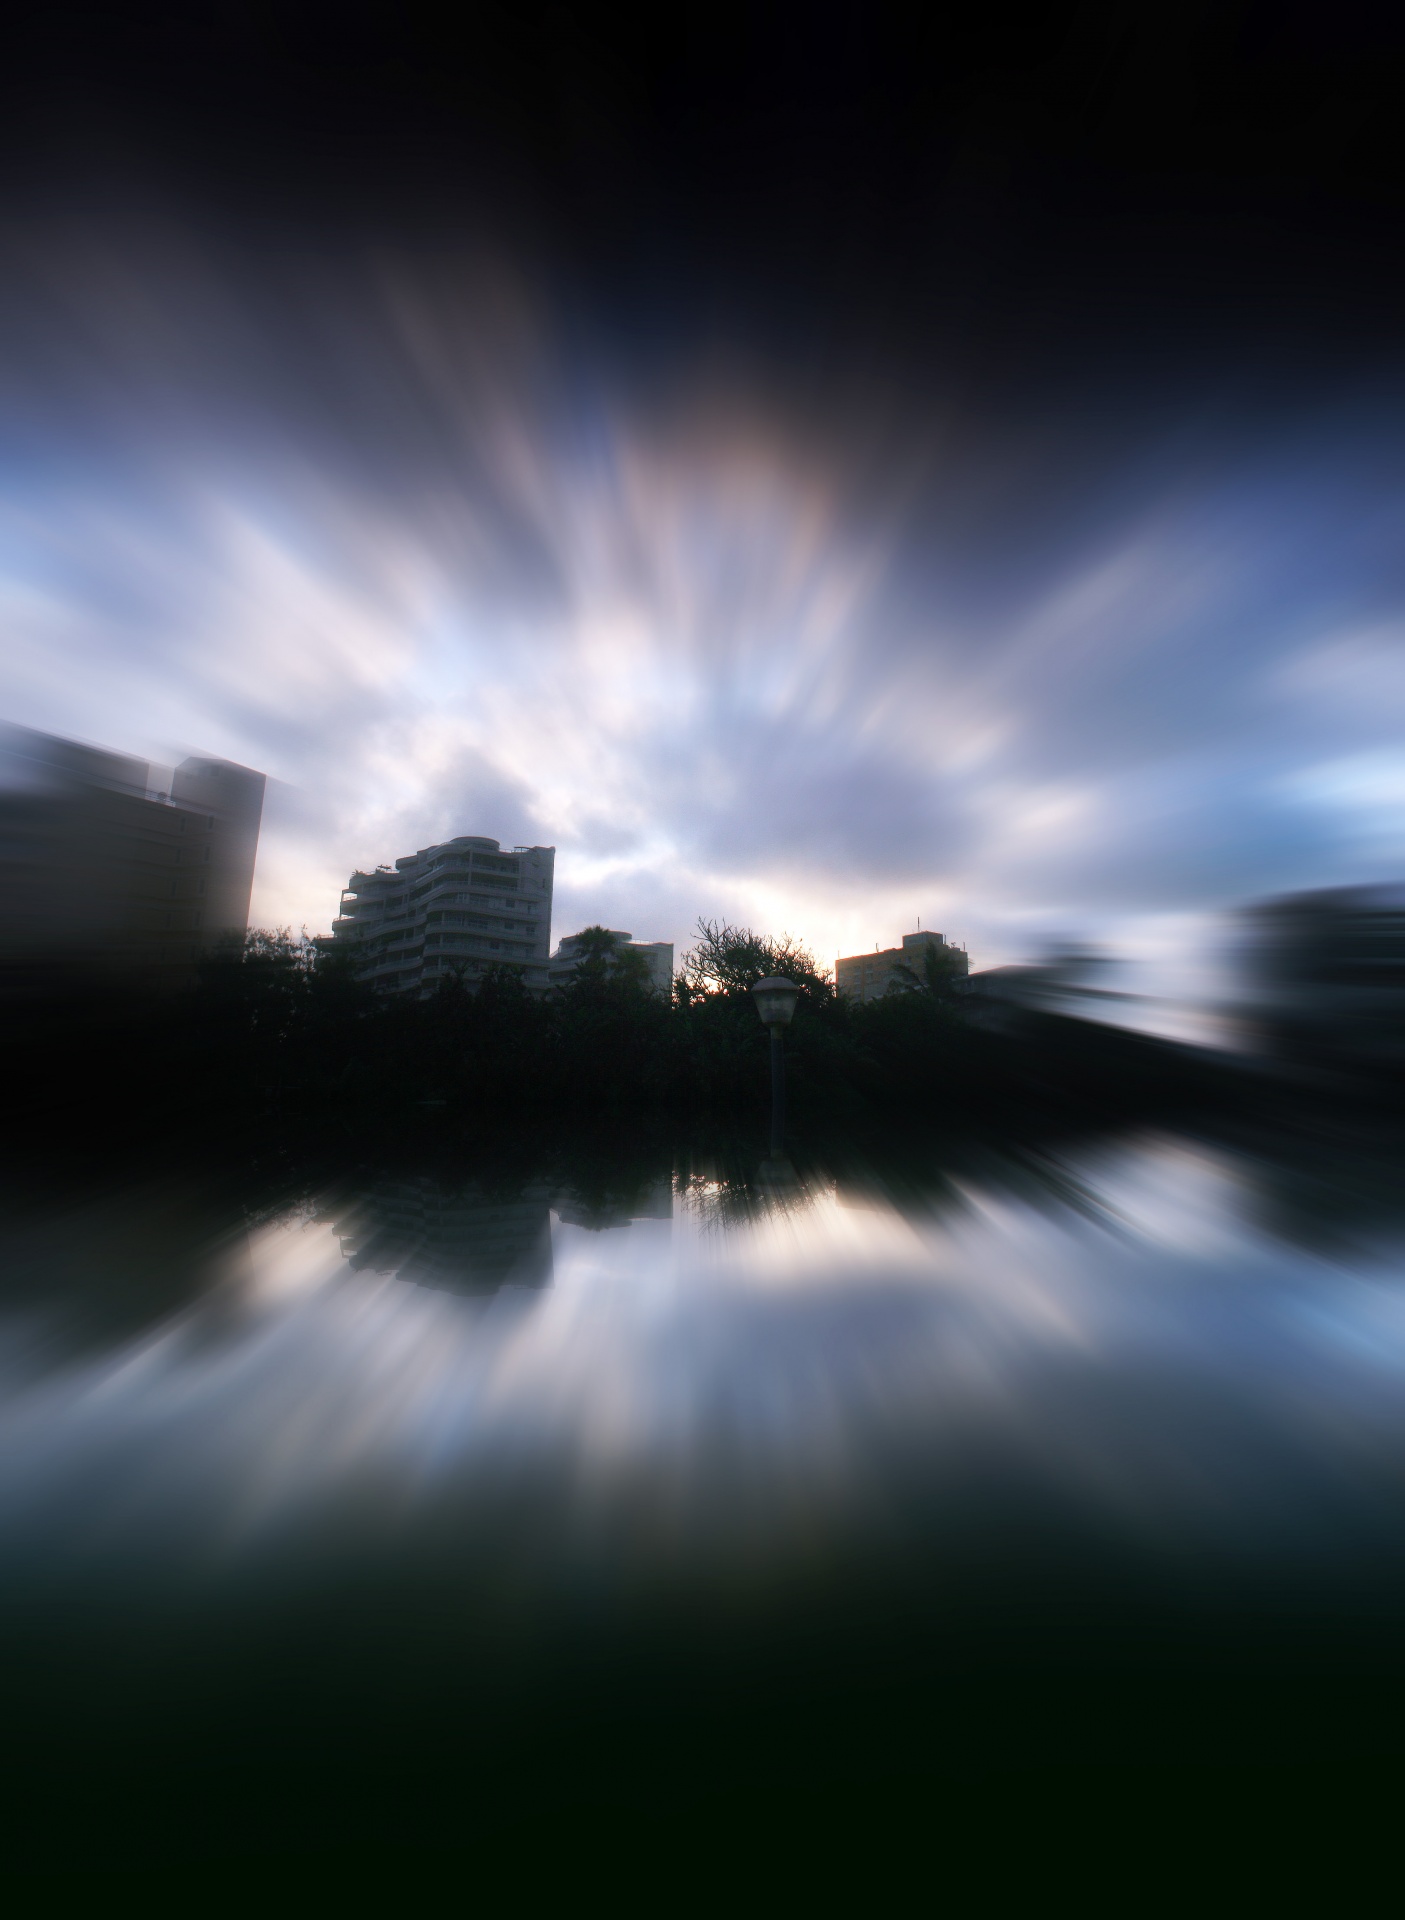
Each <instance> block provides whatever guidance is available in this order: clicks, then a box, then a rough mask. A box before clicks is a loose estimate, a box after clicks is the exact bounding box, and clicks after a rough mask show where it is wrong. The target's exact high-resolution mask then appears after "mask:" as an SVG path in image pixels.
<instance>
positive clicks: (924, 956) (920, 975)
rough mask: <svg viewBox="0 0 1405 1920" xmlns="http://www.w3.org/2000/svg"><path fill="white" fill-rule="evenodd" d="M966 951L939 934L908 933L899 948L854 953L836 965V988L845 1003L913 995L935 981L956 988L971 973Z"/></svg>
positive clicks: (838, 961)
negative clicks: (947, 982) (895, 994)
mask: <svg viewBox="0 0 1405 1920" xmlns="http://www.w3.org/2000/svg"><path fill="white" fill-rule="evenodd" d="M970 964H971V963H970V961H969V960H968V959H967V957H966V950H965V948H964V947H955V946H952V944H951V943H950V941H948V940H946V939H945V938H943V936H942V935H941V934H939V933H905V934H904V935H903V943H902V945H901V946H900V947H885V948H884V949H883V951H882V952H881V953H853V954H849V955H848V956H847V957H846V958H844V959H841V960H836V961H835V963H834V985H835V989H836V991H837V992H838V993H840V994H842V995H843V997H844V998H845V999H846V1000H881V999H882V998H883V996H884V994H885V993H887V992H888V991H889V990H890V989H892V990H893V991H895V992H897V991H904V990H905V991H909V992H910V991H911V990H912V989H913V988H914V987H925V986H927V985H929V984H930V976H929V969H933V968H934V969H935V971H936V978H938V979H940V980H945V979H950V980H951V982H952V983H953V984H957V983H959V982H961V981H963V980H964V979H965V978H966V975H967V972H968V971H969V969H970Z"/></svg>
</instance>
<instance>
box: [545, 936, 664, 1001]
mask: <svg viewBox="0 0 1405 1920" xmlns="http://www.w3.org/2000/svg"><path fill="white" fill-rule="evenodd" d="M610 938H611V939H612V940H613V941H614V942H615V945H616V946H617V947H618V948H619V950H620V951H621V952H622V953H637V954H638V955H639V956H640V958H641V959H642V960H643V962H644V965H645V967H646V968H647V969H648V974H649V985H650V986H651V987H652V988H653V990H654V992H655V993H661V994H662V995H663V996H664V998H665V999H667V998H668V996H669V995H670V994H671V993H672V992H673V942H672V941H671V940H636V939H635V938H634V935H633V934H632V933H619V932H616V931H615V929H613V928H611V929H610ZM580 939H581V936H580V934H578V933H567V934H564V935H563V936H562V939H561V944H560V946H558V947H557V949H556V951H555V953H553V954H552V956H551V962H550V977H551V984H552V986H553V987H564V986H566V985H567V984H568V983H569V982H570V981H571V980H572V979H574V977H575V972H576V968H577V967H578V966H579V965H580V963H581V961H582V960H583V959H584V958H585V955H584V953H583V952H582V950H581V947H580Z"/></svg>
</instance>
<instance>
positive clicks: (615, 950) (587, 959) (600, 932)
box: [567, 927, 649, 993]
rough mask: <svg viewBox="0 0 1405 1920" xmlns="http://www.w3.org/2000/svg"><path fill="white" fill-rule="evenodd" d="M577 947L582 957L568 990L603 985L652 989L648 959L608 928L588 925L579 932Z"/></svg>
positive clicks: (588, 988) (642, 991)
mask: <svg viewBox="0 0 1405 1920" xmlns="http://www.w3.org/2000/svg"><path fill="white" fill-rule="evenodd" d="M575 947H576V952H577V953H578V954H579V955H580V959H579V961H578V962H577V964H576V967H575V970H574V972H573V973H572V975H571V979H570V982H569V985H568V987H567V991H568V992H571V993H575V992H582V991H584V992H591V991H595V990H598V989H600V988H602V987H615V988H625V989H637V990H638V991H639V992H641V993H644V992H647V991H648V988H649V963H648V961H647V960H646V959H645V958H644V956H643V954H642V953H635V952H634V951H633V949H632V948H630V947H629V946H627V945H626V944H625V942H624V940H623V939H622V938H621V937H620V935H619V934H617V933H612V932H611V931H610V929H609V928H608V927H585V928H584V929H582V931H581V932H580V933H578V934H577V935H576V938H575Z"/></svg>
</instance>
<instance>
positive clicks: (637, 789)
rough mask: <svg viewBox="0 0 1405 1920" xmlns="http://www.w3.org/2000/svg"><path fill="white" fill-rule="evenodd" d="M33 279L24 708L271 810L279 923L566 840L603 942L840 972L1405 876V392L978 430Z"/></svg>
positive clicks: (576, 912) (482, 332)
mask: <svg viewBox="0 0 1405 1920" xmlns="http://www.w3.org/2000/svg"><path fill="white" fill-rule="evenodd" d="M5 264H6V267H7V273H6V278H7V282H8V284H9V286H10V289H11V292H10V294H9V296H8V304H7V306H6V308H5V310H4V313H3V314H0V360H2V361H3V384H0V419H3V424H4V429H5V431H4V444H5V446H6V448H7V449H8V451H7V454H6V456H5V460H4V464H3V469H0V611H2V612H3V621H4V631H5V635H6V644H5V647H4V650H3V657H0V717H4V718H6V719H10V720H13V721H18V722H20V723H22V724H26V725H30V726H36V727H41V728H45V729H48V730H50V731H54V732H58V733H63V734H69V735H74V736H77V737H80V738H85V739H89V740H93V741H96V742H99V743H102V744H104V745H108V746H111V747H114V748H117V749H120V750H122V751H126V752H133V753H137V754H139V755H145V756H148V757H150V758H152V759H153V760H156V761H158V762H165V763H169V762H170V761H171V760H173V759H174V758H176V757H178V756H179V755H181V754H183V753H185V752H188V751H192V750H205V751H213V752H216V753H219V754H223V755H226V756H228V757H230V758H233V759H236V760H239V761H242V762H244V763H246V764H248V765H251V766H255V767H258V768H261V769H263V770H264V771H266V772H267V773H268V774H269V775H270V778H271V787H270V797H269V802H268V807H267V811H266V815H265V830H264V836H263V840H262V843H261V848H260V856H259V867H258V873H257V878H256V884H255V893H254V904H253V915H254V919H255V920H256V921H257V922H261V923H264V924H278V923H289V924H291V925H293V926H294V927H297V926H299V925H302V924H306V925H307V926H308V928H309V929H310V930H312V931H314V932H316V931H325V930H326V929H327V927H328V926H329V924H330V921H331V919H332V916H333V913H334V911H335V907H336V902H337V896H338V892H339V889H340V887H341V886H342V884H343V883H344V881H345V879H346V877H347V874H348V873H349V872H350V871H351V869H352V868H353V867H355V866H363V867H364V866H374V865H375V864H377V863H378V862H382V861H389V860H392V859H394V858H396V857H397V856H398V855H401V854H404V853H408V852H412V851H413V850H414V849H415V848H416V847H419V846H424V845H427V844H430V843H431V842H434V841H436V840H440V839H444V838H446V837H449V836H451V835H453V834H456V833H486V834H491V835H494V836H496V837H497V838H499V839H500V840H502V841H503V842H504V843H505V844H509V845H510V844H513V843H514V842H519V841H526V842H546V843H551V844H554V845H555V846H556V847H557V848H558V849H559V851H558V857H557V866H556V873H557V889H558V891H557V899H556V908H555V914H554V927H553V931H554V934H555V935H556V936H558V937H559V935H560V934H562V933H566V932H570V931H572V930H573V929H574V928H576V927H578V926H579V925H581V924H584V923H586V922H588V921H596V920H598V921H604V922H606V923H607V924H609V925H611V926H617V927H627V928H629V929H630V930H632V931H633V932H634V933H635V935H636V936H637V937H639V938H641V939H671V940H673V941H674V942H675V943H676V944H677V945H678V946H679V948H680V949H681V948H682V947H683V946H684V945H685V944H686V943H687V941H688V937H689V933H690V929H691V927H692V925H693V923H694V921H695V920H696V918H697V917H698V915H700V914H705V915H707V916H709V917H712V916H725V917H727V918H731V919H738V920H742V921H746V922H749V923H751V924H753V925H755V926H757V927H758V928H761V929H763V930H766V931H771V932H780V931H782V930H787V931H789V932H791V933H795V934H799V935H801V936H803V937H805V938H806V939H808V940H809V941H810V942H811V943H812V945H813V947H814V949H815V951H816V953H817V954H818V955H819V956H820V958H821V959H822V960H830V959H832V958H833V956H834V955H835V954H836V953H837V952H840V951H852V950H855V949H858V948H861V947H865V946H868V945H869V944H871V943H875V942H876V943H879V944H882V945H889V944H891V943H893V942H895V941H896V940H897V939H898V937H899V936H900V935H901V933H903V932H904V931H906V930H909V929H911V928H912V927H913V926H915V924H916V922H917V919H918V917H919V916H920V918H921V922H922V924H923V926H926V927H937V928H940V929H941V930H943V931H945V932H947V933H949V934H954V935H956V936H957V937H960V938H963V939H964V940H966V942H967V943H968V944H969V946H970V948H971V952H972V961H973V964H974V965H977V966H982V965H991V964H997V963H999V962H1002V961H1005V960H1009V959H1014V958H1019V957H1023V956H1025V955H1027V954H1028V953H1030V952H1031V951H1034V950H1037V949H1038V948H1039V947H1041V946H1042V945H1043V944H1044V943H1045V942H1046V941H1047V940H1048V939H1050V938H1054V937H1070V936H1075V937H1084V938H1092V939H1105V940H1108V941H1110V942H1112V943H1114V944H1117V945H1120V946H1122V947H1123V948H1124V949H1125V950H1128V951H1136V952H1137V953H1139V954H1140V955H1142V957H1143V958H1146V957H1147V956H1151V957H1153V958H1155V957H1156V956H1157V955H1163V956H1164V954H1166V953H1168V952H1171V951H1173V950H1177V949H1178V948H1179V949H1184V947H1185V946H1186V945H1187V944H1194V942H1195V941H1197V940H1200V939H1202V938H1203V935H1204V931H1205V928H1206V927H1207V925H1209V924H1211V923H1212V921H1213V917H1214V915H1215V913H1216V912H1217V911H1219V910H1220V909H1222V908H1224V907H1226V906H1227V905H1229V904H1232V903H1234V902H1237V901H1240V900H1243V899H1245V898H1247V897H1251V896H1254V895H1261V894H1264V893H1267V892H1271V891H1276V890H1281V889H1286V888H1290V887H1296V886H1306V885H1321V884H1325V883H1331V882H1335V881H1348V880H1360V879H1375V878H1386V877H1395V876H1396V875H1397V874H1398V869H1399V863H1400V860H1401V857H1402V851H1403V850H1405V760H1402V758H1401V756H1400V748H1399V744H1398V742H1399V739H1400V725H1401V721H1402V718H1405V713H1402V707H1405V649H1403V648H1402V640H1403V639H1405V581H1402V578H1401V566H1400V555H1401V553H1402V552H1405V543H1403V542H1402V540H1401V533H1402V525H1401V522H1402V509H1403V508H1405V470H1402V465H1401V461H1400V457H1399V454H1398V452H1392V451H1390V445H1391V439H1392V437H1395V436H1394V425H1395V414H1396V412H1397V411H1398V408H1397V405H1396V402H1395V399H1394V397H1393V396H1389V395H1384V394H1382V393H1379V392H1375V393H1369V394H1367V393H1364V392H1363V393H1360V394H1357V395H1355V396H1347V397H1345V398H1344V397H1343V396H1341V395H1340V394H1338V395H1337V396H1335V397H1334V398H1333V399H1332V401H1331V403H1330V404H1328V402H1327V401H1326V400H1324V399H1323V398H1322V397H1321V396H1318V398H1316V399H1315V400H1312V401H1309V399H1308V398H1306V397H1304V398H1303V400H1302V402H1301V405H1299V406H1296V407H1295V406H1293V405H1292V404H1290V403H1287V402H1285V403H1284V404H1283V405H1282V406H1280V407H1279V408H1278V410H1277V411H1276V412H1275V413H1274V414H1273V417H1272V418H1271V419H1265V418H1264V417H1262V416H1260V417H1259V418H1258V419H1257V420H1255V421H1250V420H1248V419H1246V418H1242V417H1241V418H1238V419H1235V418H1231V417H1230V415H1229V413H1228V410H1227V409H1226V408H1225V407H1222V406H1221V407H1217V405H1216V404H1215V400H1214V396H1213V395H1207V396H1206V399H1205V404H1204V408H1203V411H1202V415H1201V417H1200V418H1198V419H1196V420H1192V421H1190V422H1189V423H1187V420H1186V418H1185V417H1184V414H1183V412H1180V413H1177V412H1175V410H1174V409H1168V410H1166V412H1164V413H1162V414H1158V412H1157V409H1156V407H1155V405H1153V404H1151V403H1148V404H1146V405H1144V406H1142V407H1141V408H1140V410H1139V411H1137V413H1136V415H1135V417H1133V414H1132V413H1131V412H1130V411H1128V410H1127V409H1126V408H1125V407H1123V408H1121V409H1120V410H1119V408H1117V407H1114V406H1112V404H1111V403H1110V402H1106V403H1104V405H1103V410H1102V412H1101V414H1099V415H1097V416H1096V417H1095V416H1094V414H1093V412H1092V411H1091V410H1090V412H1089V413H1087V414H1081V413H1080V412H1079V411H1078V410H1077V409H1076V408H1071V407H1062V408H1057V407H1054V406H1044V407H1042V408H1036V407H1032V408H1031V410H1030V412H1029V415H1028V417H1025V418H1023V419H1019V420H1013V419H1012V417H1011V413H1010V410H1009V409H1008V408H1006V409H1005V410H1004V412H1003V413H1002V414H1001V416H1000V417H999V418H997V417H995V416H994V415H991V416H990V417H976V416H977V415H978V413H979V410H974V412H973V409H971V408H969V407H966V408H964V409H963V407H962V406H960V405H958V404H957V403H956V401H955V400H954V399H953V398H952V397H951V396H950V395H944V394H943V393H942V391H941V389H940V381H939V380H934V381H933V382H932V383H931V385H930V387H929V389H928V390H926V391H924V392H923V393H921V394H918V393H915V392H914V393H913V394H910V395H899V397H898V401H897V403H896V404H895V401H894V396H893V393H892V391H891V390H890V389H888V388H885V387H884V385H883V382H882V380H881V379H880V378H879V377H878V373H877V371H876V370H873V369H865V368H864V367H862V366H858V367H855V368H853V369H848V370H845V372H844V374H843V377H842V378H836V380H835V382H834V383H833V384H832V385H829V386H826V387H824V388H823V389H821V388H820V387H818V386H813V385H806V384H805V383H804V381H802V380H801V379H800V378H799V377H792V376H791V375H789V374H788V373H787V372H786V370H785V369H783V368H776V367H773V366H768V365H767V364H766V363H765V361H764V359H763V358H759V357H757V356H755V355H752V356H750V357H748V356H747V355H745V354H744V353H742V352H741V351H740V350H736V351H731V350H728V349H729V343H727V342H719V341H718V340H716V339H709V340H705V341H702V340H700V341H699V343H698V345H697V348H696V351H695V352H693V353H692V354H691V355H689V354H683V355H675V357H674V359H673V361H672V363H671V364H670V367H669V370H668V371H667V373H666V374H660V373H659V371H658V368H657V366H656V365H655V366H653V368H652V371H651V372H650V374H649V376H648V377H647V378H645V377H644V376H643V375H640V376H638V377H633V376H632V375H631V373H630V371H629V368H630V364H631V362H630V356H629V354H628V352H626V351H624V350H623V349H621V348H620V346H619V344H618V343H612V344H611V345H610V347H609V348H608V350H606V349H605V348H602V347H599V346H598V343H597V347H596V348H592V346H591V344H590V342H589V339H588V338H587V336H586V334H585V332H584V331H580V330H578V331H577V332H573V331H572V328H571V325H570V324H569V323H568V322H567V321H566V320H565V319H563V318H562V317H561V315H560V314H559V313H557V312H555V311H553V308H552V305H551V302H550V301H549V299H548V298H547V296H546V295H545V294H544V293H539V292H537V291H535V290H534V289H533V288H532V287H531V286H528V285H525V284H522V283H519V282H518V281H517V280H515V279H514V278H513V277H512V276H511V275H510V274H508V273H507V272H505V271H503V270H501V269H500V268H497V267H493V266H489V265H485V264H484V262H483V261H482V260H479V259H475V258H465V259H462V260H458V261H448V262H446V261H444V260H442V259H441V260H439V261H437V262H433V263H425V262H416V261H414V260H405V261H401V262H399V263H392V262H387V261H385V260H380V259H366V260H363V261H360V262H348V261H342V262H340V263H337V262H332V263H330V264H324V265H323V266H320V267H312V266H308V265H305V264H302V265H299V264H297V263H294V264H293V265H290V264H289V262H288V260H287V259H286V258H284V259H280V260H276V261H275V260H273V259H269V260H267V261H260V262H257V263H256V264H254V265H251V263H250V262H249V260H248V259H247V258H245V259H243V261H242V264H240V265H236V264H234V263H233V262H232V259H231V257H230V256H229V255H227V254H221V253H219V252H218V251H217V250H216V249H215V248H214V247H213V245H212V246H210V247H208V248H205V247H202V246H197V245H196V244H195V243H194V242H192V241H191V240H190V239H189V238H188V237H185V238H182V237H181V236H179V235H176V234H173V233H172V232H171V231H169V230H158V229H156V228H153V227H151V226H146V227H140V226H136V225H134V226H133V229H132V231H131V232H130V233H128V234H126V235H125V236H123V237H122V238H121V239H120V240H109V241H108V242H106V243H104V244H101V245H100V244H98V243H97V242H96V241H94V240H93V239H92V238H91V237H84V236H81V235H78V236H70V238H69V239H67V240H63V239H61V238H57V237H55V235H54V234H53V232H52V231H48V232H46V237H45V239H44V240H43V242H42V244H25V243H22V242H21V240H19V239H16V238H14V237H13V236H12V237H11V239H10V241H9V242H8V244H7V250H6V259H5ZM1173 416H1174V417H1173ZM1397 443H1398V437H1397Z"/></svg>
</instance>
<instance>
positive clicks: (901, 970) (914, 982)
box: [888, 940, 966, 1003]
mask: <svg viewBox="0 0 1405 1920" xmlns="http://www.w3.org/2000/svg"><path fill="white" fill-rule="evenodd" d="M909 951H910V949H909ZM964 962H965V956H964V955H959V956H958V954H957V952H956V950H955V948H953V947H948V946H938V945H937V943H936V941H935V940H932V941H928V942H927V943H926V951H925V953H924V954H923V956H922V966H921V969H920V971H919V970H918V968H916V967H913V966H910V965H909V964H908V962H907V961H905V960H900V961H898V962H897V964H896V965H895V966H894V968H893V970H892V975H891V977H890V979H889V982H888V991H889V993H926V994H930V995H931V997H932V999H934V1000H940V1001H942V1002H943V1003H946V1002H949V1001H952V1000H955V999H956V997H957V995H958V994H959V993H960V992H961V991H962V989H963V986H964V984H965V980H966V967H965V964H964Z"/></svg>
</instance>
